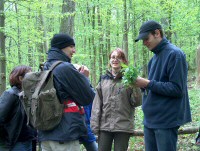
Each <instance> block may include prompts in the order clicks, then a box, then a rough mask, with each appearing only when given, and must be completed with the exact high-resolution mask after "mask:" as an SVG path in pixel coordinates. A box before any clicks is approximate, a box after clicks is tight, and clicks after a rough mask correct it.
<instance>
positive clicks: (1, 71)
mask: <svg viewBox="0 0 200 151" xmlns="http://www.w3.org/2000/svg"><path fill="white" fill-rule="evenodd" d="M4 28H5V16H4V0H0V29H1V30H0V67H1V68H0V95H1V94H2V93H3V91H5V89H6V53H5V34H4Z"/></svg>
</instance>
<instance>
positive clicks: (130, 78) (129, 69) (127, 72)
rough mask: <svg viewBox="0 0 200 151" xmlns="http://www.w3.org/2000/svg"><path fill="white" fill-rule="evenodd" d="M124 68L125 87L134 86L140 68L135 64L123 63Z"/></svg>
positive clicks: (123, 81)
mask: <svg viewBox="0 0 200 151" xmlns="http://www.w3.org/2000/svg"><path fill="white" fill-rule="evenodd" d="M121 66H122V69H121V72H122V74H123V77H122V83H123V85H124V86H125V87H133V86H134V85H135V81H136V79H137V77H138V74H139V70H138V68H137V67H134V66H133V65H129V66H128V65H126V64H123V63H122V64H121Z"/></svg>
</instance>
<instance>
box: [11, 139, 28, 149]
mask: <svg viewBox="0 0 200 151" xmlns="http://www.w3.org/2000/svg"><path fill="white" fill-rule="evenodd" d="M11 151H32V140H29V141H26V142H17V143H16V144H15V146H14V147H13V148H12V149H11Z"/></svg>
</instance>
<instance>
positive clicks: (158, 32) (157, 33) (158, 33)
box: [155, 29, 161, 37]
mask: <svg viewBox="0 0 200 151" xmlns="http://www.w3.org/2000/svg"><path fill="white" fill-rule="evenodd" d="M155 36H156V37H160V36H161V34H160V30H158V29H156V30H155Z"/></svg>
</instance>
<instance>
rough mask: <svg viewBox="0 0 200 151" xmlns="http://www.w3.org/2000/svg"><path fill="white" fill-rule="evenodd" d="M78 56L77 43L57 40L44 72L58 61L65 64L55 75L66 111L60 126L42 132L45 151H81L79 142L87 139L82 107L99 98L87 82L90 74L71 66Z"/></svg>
mask: <svg viewBox="0 0 200 151" xmlns="http://www.w3.org/2000/svg"><path fill="white" fill-rule="evenodd" d="M75 52H76V50H75V43H74V40H73V38H71V37H70V36H69V35H67V34H55V35H54V36H53V38H52V40H51V48H50V50H49V51H48V60H47V62H46V63H45V66H44V69H49V68H50V66H51V65H52V64H53V63H54V62H55V61H58V60H61V61H63V63H61V64H59V65H58V66H57V67H56V68H55V69H54V70H53V75H54V84H55V88H56V91H57V95H58V98H59V100H60V102H61V103H64V104H65V106H66V107H65V109H64V115H63V117H62V120H61V122H60V124H59V125H58V126H56V127H55V128H54V129H52V130H49V131H39V141H41V147H42V151H55V150H59V151H79V150H80V144H79V138H80V137H84V136H86V135H87V128H86V125H85V122H84V110H83V108H82V106H85V105H88V104H89V103H90V102H91V101H92V100H93V98H94V95H95V94H94V92H93V90H92V89H91V87H90V83H89V80H88V78H87V76H88V75H89V71H88V70H87V69H85V68H84V67H82V68H81V70H80V72H79V71H78V70H77V69H76V68H75V67H74V66H73V65H72V64H71V58H72V56H73V54H74V53H75Z"/></svg>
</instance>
